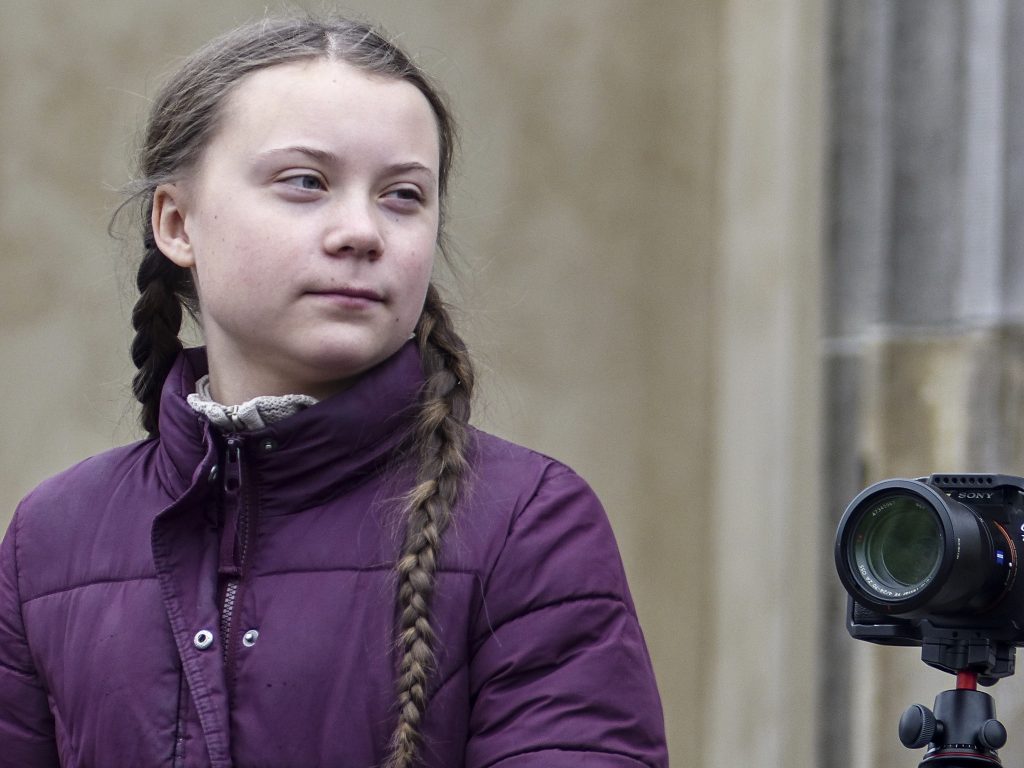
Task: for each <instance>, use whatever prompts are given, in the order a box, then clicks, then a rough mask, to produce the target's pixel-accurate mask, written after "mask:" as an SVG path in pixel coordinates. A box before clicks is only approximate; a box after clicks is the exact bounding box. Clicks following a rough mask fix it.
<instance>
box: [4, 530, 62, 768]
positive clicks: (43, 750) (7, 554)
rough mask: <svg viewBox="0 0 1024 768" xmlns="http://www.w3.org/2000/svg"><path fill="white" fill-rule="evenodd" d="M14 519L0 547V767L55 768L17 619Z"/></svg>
mask: <svg viewBox="0 0 1024 768" xmlns="http://www.w3.org/2000/svg"><path fill="white" fill-rule="evenodd" d="M17 519H18V518H17V516H15V519H14V520H13V521H12V522H11V524H10V526H9V527H8V529H7V533H6V535H5V536H4V539H3V543H2V544H0V745H2V746H0V768H57V767H58V766H59V765H60V761H59V758H58V756H57V746H56V741H55V738H54V724H53V717H52V716H51V714H50V709H49V706H48V704H47V700H46V691H45V690H44V688H43V686H42V684H41V683H40V681H39V677H38V675H37V674H36V671H35V667H34V665H33V663H32V659H31V656H30V654H29V648H28V641H27V640H26V638H25V627H24V623H23V621H22V615H21V597H20V593H19V589H18V564H17V530H16V529H17Z"/></svg>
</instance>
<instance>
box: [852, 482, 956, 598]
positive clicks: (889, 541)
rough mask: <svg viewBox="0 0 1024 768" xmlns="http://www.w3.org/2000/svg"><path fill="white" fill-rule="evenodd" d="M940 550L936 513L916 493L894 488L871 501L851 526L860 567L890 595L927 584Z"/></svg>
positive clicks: (907, 592)
mask: <svg viewBox="0 0 1024 768" xmlns="http://www.w3.org/2000/svg"><path fill="white" fill-rule="evenodd" d="M942 552H943V536H942V526H941V525H940V524H939V520H938V517H937V516H936V514H935V511H934V510H933V509H932V508H931V507H929V506H927V505H926V504H924V503H922V501H921V500H920V499H919V498H918V497H916V496H910V495H905V494H894V495H892V496H890V497H888V498H883V499H882V500H880V501H878V502H876V503H874V504H872V505H871V506H870V507H869V508H868V509H866V510H865V512H864V514H863V515H861V517H860V519H859V520H858V522H857V525H856V528H855V529H854V532H853V559H854V562H855V564H856V566H857V570H858V571H859V572H860V574H861V575H862V576H863V577H864V578H865V580H867V581H868V582H869V583H873V584H877V588H876V591H879V592H882V593H883V594H885V595H886V596H887V597H906V596H908V595H912V594H914V593H915V592H917V591H919V590H920V589H922V588H923V587H925V586H927V585H928V582H930V581H931V580H932V579H933V578H934V577H935V574H936V573H937V572H938V570H939V565H941V563H942Z"/></svg>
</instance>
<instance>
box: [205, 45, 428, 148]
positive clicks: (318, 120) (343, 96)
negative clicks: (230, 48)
mask: <svg viewBox="0 0 1024 768" xmlns="http://www.w3.org/2000/svg"><path fill="white" fill-rule="evenodd" d="M219 123H220V124H219V130H218V133H219V134H220V135H221V137H222V138H226V136H225V135H227V136H229V137H230V140H231V141H232V142H234V143H237V142H239V141H244V142H247V143H248V142H255V143H264V142H270V143H273V142H276V141H293V140H297V139H298V138H301V137H302V136H303V135H306V134H312V138H316V139H317V140H320V141H328V142H331V143H335V144H345V143H348V142H350V141H352V142H356V143H365V142H367V141H369V142H370V143H371V144H382V145H386V144H396V145H398V146H406V147H407V148H408V149H409V151H413V152H426V153H427V154H430V155H433V156H435V157H436V155H437V147H438V141H439V138H438V131H437V121H436V118H435V116H434V113H433V109H432V108H431V106H430V103H429V102H428V101H427V99H426V97H425V96H424V95H423V94H422V93H421V92H420V90H419V89H418V88H417V87H416V86H415V85H413V84H412V83H409V82H406V81H405V80H401V79H398V78H394V77H388V76H382V75H377V74H374V73H370V72H365V71H363V70H360V69H357V68H356V67H353V66H352V65H350V64H347V63H345V62H342V61H332V60H327V59H312V60H302V61H297V62H289V63H286V64H276V65H274V66H271V67H266V68H264V69H260V70H257V71H255V72H252V73H250V74H248V75H246V76H245V77H244V78H242V79H241V80H240V81H239V82H238V83H237V84H236V85H235V87H234V88H233V89H232V91H231V92H230V94H229V95H228V97H227V99H226V101H225V103H224V105H223V112H222V114H221V119H220V120H219ZM214 142H215V143H216V139H215V140H214ZM435 165H436V160H435Z"/></svg>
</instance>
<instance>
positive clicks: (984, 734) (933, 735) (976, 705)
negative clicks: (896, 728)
mask: <svg viewBox="0 0 1024 768" xmlns="http://www.w3.org/2000/svg"><path fill="white" fill-rule="evenodd" d="M995 718H996V707H995V702H994V701H993V700H992V697H991V696H989V695H988V694H987V693H983V692H982V691H979V690H978V673H977V672H971V671H960V672H957V675H956V688H955V689H953V690H951V691H943V692H942V693H940V694H939V695H938V696H936V697H935V709H934V712H933V711H932V710H929V709H928V708H927V707H925V706H922V705H921V704H912V705H911V706H910V707H909V708H908V709H907V711H906V712H904V713H903V716H902V717H901V718H900V741H902V742H903V745H904V746H905V747H908V748H910V749H918V748H920V747H923V746H925V745H928V751H927V752H925V755H924V759H923V760H921V762H920V763H919V764H918V768H995V767H996V766H1002V763H1001V762H999V756H998V755H997V754H996V750H997V749H1001V748H1002V747H1003V746H1004V745H1005V744H1006V728H1005V727H1004V726H1003V724H1002V723H1000V722H999V721H998V720H996V719H995Z"/></svg>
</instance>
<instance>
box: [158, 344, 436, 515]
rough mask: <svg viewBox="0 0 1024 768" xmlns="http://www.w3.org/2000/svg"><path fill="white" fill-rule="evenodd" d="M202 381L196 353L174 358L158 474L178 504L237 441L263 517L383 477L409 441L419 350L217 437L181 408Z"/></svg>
mask: <svg viewBox="0 0 1024 768" xmlns="http://www.w3.org/2000/svg"><path fill="white" fill-rule="evenodd" d="M206 373H207V362H206V352H205V350H204V349H203V348H201V347H196V348H193V349H188V350H185V351H184V352H183V353H182V354H181V355H179V357H178V360H177V361H176V362H175V365H174V367H173V368H172V369H171V371H170V373H169V374H168V376H167V379H166V381H165V383H164V388H163V392H162V394H161V399H160V437H159V447H158V454H157V455H158V458H157V461H158V471H159V473H160V478H161V481H162V482H163V483H164V485H165V486H166V487H167V488H168V490H169V491H170V492H171V493H172V495H174V496H175V497H177V496H180V495H181V494H183V493H184V492H185V490H186V489H187V488H188V487H190V486H191V485H193V484H195V483H196V482H198V481H200V480H202V479H204V478H206V477H208V476H209V473H210V471H211V470H212V469H213V466H214V465H215V464H216V463H217V462H218V461H219V459H218V455H220V454H222V452H223V448H224V445H225V443H226V441H227V440H229V439H230V440H232V441H238V442H237V444H238V445H239V446H240V448H241V451H242V454H243V457H244V459H245V465H246V467H247V468H248V469H249V471H250V477H249V478H248V481H249V482H253V483H255V484H256V485H257V487H258V489H259V496H260V505H261V508H262V510H263V512H264V513H270V514H273V513H274V512H288V511H296V510H297V509H303V508H306V507H308V506H311V505H313V504H316V503H317V502H318V501H319V500H324V499H326V498H328V497H329V496H331V495H334V493H336V492H337V490H338V489H339V488H342V487H344V486H346V485H351V483H353V482H355V481H358V480H359V479H360V478H361V477H363V476H365V475H366V474H368V473H371V472H374V471H377V470H380V469H381V468H383V466H384V465H385V464H386V463H388V462H389V461H390V460H393V459H394V458H395V456H396V451H397V450H398V449H399V448H400V447H401V445H402V443H403V442H404V441H405V440H406V439H407V438H408V436H409V434H410V430H411V428H412V425H413V420H414V419H415V415H416V405H417V402H418V399H419V392H420V389H421V387H422V385H423V372H422V366H421V363H420V356H419V351H418V350H417V347H416V343H415V342H414V341H410V342H408V343H406V344H405V346H403V347H402V348H401V349H400V350H399V351H398V352H396V353H395V354H394V355H392V356H391V357H390V358H388V359H387V360H385V361H384V362H382V363H380V364H379V365H377V366H376V367H375V368H373V369H371V370H369V371H367V372H366V373H364V374H363V375H362V376H360V377H359V379H358V380H357V381H356V382H355V383H354V384H353V385H352V386H351V387H349V388H348V389H346V390H345V391H343V392H340V393H338V394H337V395H334V396H332V397H329V398H327V399H326V400H323V401H321V402H319V403H317V404H316V405H313V406H311V407H309V408H306V409H305V410H302V411H300V412H299V413H297V414H295V415H294V416H291V417H289V418H287V419H284V420H283V421H280V422H277V423H275V424H271V425H270V426H268V427H266V428H264V429H260V430H256V431H251V432H245V433H241V434H233V433H223V434H222V433H220V432H219V431H218V430H217V429H216V428H215V427H213V426H211V424H210V422H209V421H208V419H207V418H206V417H205V416H202V415H200V414H198V413H196V411H194V410H193V409H192V407H191V406H189V404H188V403H187V401H186V398H187V396H188V395H189V394H191V393H193V392H195V386H196V381H197V380H198V379H199V378H200V377H202V376H204V375H205V374H206Z"/></svg>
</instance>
